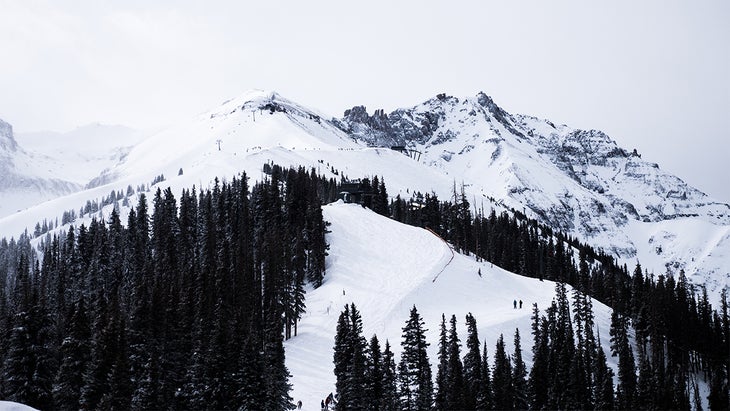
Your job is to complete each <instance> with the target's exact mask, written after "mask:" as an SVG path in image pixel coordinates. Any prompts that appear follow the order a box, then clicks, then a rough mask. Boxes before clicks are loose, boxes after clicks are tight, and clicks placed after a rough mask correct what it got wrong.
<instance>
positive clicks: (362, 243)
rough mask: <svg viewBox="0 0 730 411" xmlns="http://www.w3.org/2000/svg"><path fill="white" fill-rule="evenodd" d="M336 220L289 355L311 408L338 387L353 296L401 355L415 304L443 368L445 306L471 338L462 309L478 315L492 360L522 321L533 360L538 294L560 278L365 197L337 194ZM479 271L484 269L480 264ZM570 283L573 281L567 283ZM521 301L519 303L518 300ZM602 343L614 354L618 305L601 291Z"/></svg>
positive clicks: (328, 215)
mask: <svg viewBox="0 0 730 411" xmlns="http://www.w3.org/2000/svg"><path fill="white" fill-rule="evenodd" d="M324 217H325V219H326V220H327V221H329V222H330V223H331V224H332V225H331V226H330V230H331V233H330V234H328V235H327V241H328V242H329V244H330V250H329V256H328V257H327V274H326V276H325V281H324V284H323V285H322V286H321V287H320V288H318V289H316V290H311V289H310V290H308V292H307V299H306V304H307V312H306V313H305V314H304V317H303V318H302V320H301V321H300V323H299V327H298V335H297V336H295V337H293V338H291V339H290V340H288V341H286V342H285V343H284V346H285V347H286V364H287V367H288V369H289V372H290V373H291V375H292V378H291V380H290V382H291V383H292V385H293V389H292V392H291V395H292V398H293V399H294V401H295V402H296V401H298V400H301V401H302V403H303V409H306V410H319V408H318V407H319V404H320V401H321V400H322V399H324V398H325V397H326V396H327V395H328V394H329V393H330V392H335V375H334V363H333V354H334V350H333V347H334V338H335V331H336V328H337V319H338V316H339V314H340V312H341V311H342V310H343V309H344V306H345V305H347V304H350V303H354V304H355V306H356V307H357V309H358V310H359V311H360V313H361V315H362V318H363V331H364V332H363V335H364V337H365V338H366V339H367V340H368V341H369V340H370V338H371V337H372V336H373V334H376V335H377V336H378V340H379V341H380V345H381V349H382V348H384V347H385V340H388V341H390V344H391V349H392V350H393V352H394V354H395V358H396V364H397V362H398V359H399V358H400V352H401V346H400V343H401V334H402V328H403V326H404V325H405V322H406V320H407V319H408V315H409V312H410V309H411V308H412V307H413V306H414V305H415V306H416V307H417V309H418V312H419V313H420V314H421V316H422V318H423V320H424V322H425V324H426V328H427V329H428V332H427V340H428V342H429V343H430V344H431V345H430V347H429V350H428V355H429V359H430V360H431V364H432V367H433V375H434V376H435V375H436V367H437V364H438V358H437V352H438V338H439V337H438V335H439V326H440V324H441V314H442V313H443V314H445V315H446V320H447V322H448V320H449V318H450V317H451V315H452V314H455V315H456V318H457V321H458V328H457V330H458V332H459V338H460V340H461V341H462V352H461V354H462V357H463V355H464V354H465V348H464V346H463V344H464V341H466V336H467V334H466V326H465V324H464V317H465V316H466V314H467V313H472V314H473V315H474V317H475V318H476V320H477V325H478V331H479V338H480V342H481V343H482V344H483V342H484V341H485V339H486V342H487V348H488V350H489V353H490V361H493V357H492V354H493V353H494V349H495V345H496V343H497V338H498V337H499V335H500V334H503V335H504V340H505V347H506V350H507V352H508V353H510V354H511V353H512V352H513V350H514V346H513V337H514V333H515V329H516V328H517V329H519V330H520V337H521V345H522V354H523V358H524V360H525V363H526V364H527V366H528V369H529V368H530V367H531V366H532V353H531V351H530V350H531V347H532V335H531V334H530V325H531V320H530V316H531V314H532V304H533V303H537V305H538V307H539V308H540V309H541V310H543V309H545V308H547V307H548V305H550V303H551V301H552V299H553V296H554V293H555V283H553V282H551V281H539V280H537V279H532V278H527V277H522V276H519V275H516V274H512V273H510V272H507V271H504V270H502V269H501V268H499V267H496V266H492V265H491V264H490V263H489V262H477V261H476V260H475V259H474V258H472V257H468V256H465V255H461V254H458V253H452V250H451V248H450V247H449V246H448V245H447V244H446V243H444V242H443V241H442V240H441V239H440V238H439V237H437V236H436V235H434V234H432V233H431V232H429V231H427V230H424V229H420V228H416V227H412V226H407V225H404V224H401V223H398V222H396V221H394V220H391V219H388V218H385V217H383V216H381V215H378V214H376V213H374V212H372V211H370V210H368V209H365V208H362V207H360V206H358V205H353V204H344V203H342V202H337V203H334V204H330V205H327V206H325V207H324ZM480 271H481V277H480V276H479V272H480ZM569 290H570V288H569ZM514 300H518V301H519V300H522V301H523V303H524V304H523V308H522V309H519V308H518V309H514V308H513V301H514ZM593 306H594V307H593V308H594V312H595V317H596V318H595V321H596V325H597V327H598V328H599V329H600V333H601V344H602V345H603V347H604V350H606V353H607V356H608V359H609V365H611V366H612V367H614V372H615V371H616V370H615V364H614V363H611V361H614V360H615V359H614V358H612V357H610V352H608V347H609V326H610V322H611V310H610V309H609V308H608V307H606V306H605V305H603V304H601V303H599V302H597V301H593Z"/></svg>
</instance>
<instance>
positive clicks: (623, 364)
mask: <svg viewBox="0 0 730 411" xmlns="http://www.w3.org/2000/svg"><path fill="white" fill-rule="evenodd" d="M626 328H627V324H626V320H625V319H624V318H623V317H622V316H621V315H620V314H619V313H618V311H616V310H613V313H612V314H611V329H610V333H611V356H613V357H615V356H618V381H619V382H618V386H617V387H616V406H617V407H619V408H622V409H627V408H632V407H633V406H634V398H635V397H636V365H635V364H634V355H633V353H632V351H631V347H630V346H629V338H628V333H627V329H626Z"/></svg>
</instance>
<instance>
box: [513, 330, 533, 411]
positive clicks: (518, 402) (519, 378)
mask: <svg viewBox="0 0 730 411" xmlns="http://www.w3.org/2000/svg"><path fill="white" fill-rule="evenodd" d="M514 344H515V353H514V355H512V363H513V364H514V365H513V367H512V387H513V392H514V408H515V409H517V410H524V409H527V408H528V405H529V400H528V392H527V391H528V390H527V367H526V366H525V362H524V361H523V360H522V347H521V346H520V330H519V328H517V329H515V340H514Z"/></svg>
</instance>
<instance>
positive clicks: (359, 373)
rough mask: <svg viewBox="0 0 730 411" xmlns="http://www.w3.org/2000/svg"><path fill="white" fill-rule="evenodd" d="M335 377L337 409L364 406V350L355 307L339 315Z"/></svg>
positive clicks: (358, 314) (351, 408) (360, 324)
mask: <svg viewBox="0 0 730 411" xmlns="http://www.w3.org/2000/svg"><path fill="white" fill-rule="evenodd" d="M334 351H335V352H334V363H335V377H336V378H337V383H336V388H337V394H338V398H339V400H338V402H337V409H340V410H356V409H361V408H360V407H364V404H366V403H367V402H368V401H367V398H366V394H367V389H368V384H367V378H366V370H367V363H366V351H367V344H366V342H365V338H363V336H362V319H361V318H360V313H359V312H358V311H357V308H356V307H355V304H354V303H353V304H351V305H350V306H349V307H347V306H345V310H344V311H343V312H342V313H341V314H340V318H339V319H338V321H337V334H336V336H335V347H334Z"/></svg>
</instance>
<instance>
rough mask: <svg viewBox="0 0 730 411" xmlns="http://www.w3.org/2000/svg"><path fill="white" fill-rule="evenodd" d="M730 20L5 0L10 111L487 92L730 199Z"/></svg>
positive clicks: (108, 113) (171, 112)
mask: <svg viewBox="0 0 730 411" xmlns="http://www.w3.org/2000/svg"><path fill="white" fill-rule="evenodd" d="M148 3H154V4H152V5H151V4H148ZM728 22H730V1H726V0H718V1H702V0H699V1H664V0H662V1H610V2H608V1H606V2H600V3H599V2H586V1H569V2H566V1H557V2H556V1H500V2H488V1H473V2H472V1H448V2H446V1H424V0H420V1H402V0H398V1H380V0H377V1H374V0H369V1H361V2H350V1H342V0H332V1H318V0H309V1H276V2H272V1H264V0H260V1H256V2H243V1H230V2H215V1H197V0H196V1H169V2H163V1H154V2H149V1H118V2H113V1H101V0H92V1H63V2H59V1H6V0H0V53H1V54H0V56H1V57H0V118H2V119H4V120H5V121H7V122H9V123H11V124H13V125H14V127H15V130H16V132H24V131H26V132H27V131H37V130H55V131H68V130H71V129H73V128H75V127H77V126H80V125H85V124H88V123H91V122H102V123H108V124H122V125H127V126H130V127H134V128H141V129H147V128H155V127H160V126H164V125H167V124H171V123H174V122H176V121H180V120H182V119H186V118H190V117H191V116H194V115H196V114H197V113H200V112H202V111H205V110H207V109H209V108H212V107H214V106H216V105H218V104H220V103H221V102H223V101H224V100H226V99H228V98H231V97H235V96H237V95H239V94H241V93H243V92H245V91H246V90H248V89H251V88H259V89H267V90H276V91H278V92H279V93H280V94H282V95H284V96H285V97H288V98H290V99H292V100H294V101H297V102H298V103H300V104H303V105H305V106H310V107H312V108H315V109H318V110H320V111H322V112H324V113H325V114H329V115H332V116H341V115H342V112H343V111H344V110H345V109H347V108H350V107H352V106H354V105H360V104H363V105H365V106H367V107H368V110H369V111H370V112H372V111H373V110H374V109H376V108H384V109H385V110H386V111H390V110H393V109H395V108H398V107H406V106H413V105H416V104H418V103H420V102H422V101H423V100H425V99H427V98H430V97H432V96H434V95H436V94H437V93H441V92H445V93H447V94H451V95H455V96H459V97H466V96H473V95H475V94H476V93H477V92H478V91H484V92H485V93H487V94H489V95H491V96H492V97H493V98H494V100H495V102H497V104H499V105H501V106H502V107H503V108H505V109H506V110H508V111H510V112H513V113H524V114H532V115H536V116H539V117H545V118H549V119H550V120H552V121H554V122H557V123H565V124H568V125H570V126H574V127H580V128H595V129H600V130H603V131H605V132H607V133H608V134H609V135H610V136H611V137H613V138H614V139H615V140H617V141H618V142H619V144H620V145H622V146H624V147H626V148H627V149H629V150H630V149H633V148H637V149H638V150H639V152H640V153H642V155H643V158H644V159H646V160H649V161H654V162H657V163H659V164H660V166H661V168H662V169H664V170H667V171H669V172H672V173H675V174H677V175H678V176H679V177H681V178H683V179H684V180H685V181H687V182H689V183H690V184H692V185H694V186H696V187H698V188H699V189H701V190H703V191H705V192H707V193H708V194H711V195H712V196H714V197H716V198H718V199H721V200H723V201H726V202H730V184H728V183H727V181H728V177H729V176H730V166H729V165H728V164H729V160H730V159H729V157H730V23H728Z"/></svg>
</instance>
